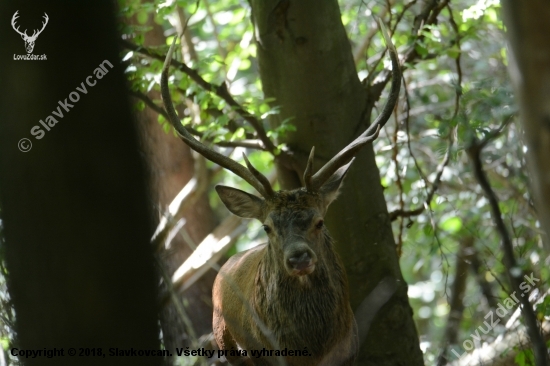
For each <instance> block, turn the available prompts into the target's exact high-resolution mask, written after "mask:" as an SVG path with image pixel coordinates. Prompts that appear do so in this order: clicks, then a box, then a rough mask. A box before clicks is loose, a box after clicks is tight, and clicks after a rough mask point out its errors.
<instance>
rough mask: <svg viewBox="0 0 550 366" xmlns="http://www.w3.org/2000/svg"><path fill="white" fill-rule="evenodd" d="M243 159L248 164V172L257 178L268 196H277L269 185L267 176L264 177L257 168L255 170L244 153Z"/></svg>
mask: <svg viewBox="0 0 550 366" xmlns="http://www.w3.org/2000/svg"><path fill="white" fill-rule="evenodd" d="M243 158H244V162H245V163H246V167H247V168H248V170H250V172H251V173H252V174H253V175H254V177H256V179H257V180H258V181H259V182H260V183H261V184H262V186H263V187H264V189H265V191H266V193H267V195H268V196H269V197H273V196H274V195H275V192H273V187H271V183H269V180H268V179H267V178H266V177H265V175H263V174H262V173H260V172H259V171H258V170H257V169H256V168H254V165H252V164H251V163H250V161H249V160H248V158H247V157H246V155H245V153H244V152H243Z"/></svg>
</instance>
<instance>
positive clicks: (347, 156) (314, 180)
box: [304, 20, 401, 192]
mask: <svg viewBox="0 0 550 366" xmlns="http://www.w3.org/2000/svg"><path fill="white" fill-rule="evenodd" d="M378 24H379V25H380V28H381V30H382V34H383V35H384V39H385V40H386V45H387V47H388V50H389V52H390V58H391V61H392V73H393V75H392V83H391V89H390V95H389V97H388V100H387V101H386V104H385V105H384V109H383V110H382V113H380V115H379V116H378V117H377V118H376V119H375V120H374V122H373V123H372V124H371V125H370V126H369V128H367V130H366V131H365V132H363V133H362V134H361V135H360V136H359V137H357V138H356V139H355V140H353V141H352V142H351V143H350V144H349V145H347V146H346V147H344V148H343V149H342V150H341V151H340V152H339V153H338V154H336V155H335V156H334V157H333V158H332V159H330V161H329V162H328V163H326V164H325V165H324V166H323V167H322V168H321V169H319V171H317V173H315V174H314V175H313V176H312V175H311V173H312V169H313V168H312V167H313V155H314V151H315V147H313V148H312V149H311V154H310V155H309V159H308V162H307V166H306V170H305V172H304V182H305V186H306V189H307V190H308V191H310V192H317V191H318V190H319V188H321V186H322V185H323V184H324V183H325V182H326V181H327V180H328V179H329V178H330V177H331V176H332V175H333V174H334V172H336V171H337V170H338V169H339V168H340V167H342V166H344V165H346V164H347V163H349V162H350V160H351V159H352V158H353V157H354V156H355V154H357V152H358V151H359V150H360V149H361V148H362V147H363V146H365V145H366V144H368V143H370V142H373V141H374V140H376V138H378V133H379V132H380V128H382V127H383V126H384V125H385V124H386V122H387V121H388V119H389V118H390V116H391V114H392V111H393V108H394V107H395V103H396V102H397V98H398V97H399V89H400V87H401V69H400V67H399V59H398V57H397V50H396V49H395V47H394V45H393V43H392V42H391V38H390V36H389V34H388V31H387V29H386V27H385V25H384V23H383V22H382V21H381V20H379V21H378Z"/></svg>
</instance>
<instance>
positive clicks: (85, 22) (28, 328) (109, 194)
mask: <svg viewBox="0 0 550 366" xmlns="http://www.w3.org/2000/svg"><path fill="white" fill-rule="evenodd" d="M16 10H18V11H19V16H20V18H19V21H21V23H19V24H23V26H22V27H21V29H24V28H28V29H32V28H40V26H41V21H42V22H43V21H44V19H43V18H42V17H43V15H44V12H46V13H47V15H48V17H49V23H48V24H47V26H46V27H45V29H44V31H43V32H42V33H41V34H40V36H39V37H38V39H37V40H36V44H35V48H34V51H33V52H34V54H35V55H42V54H46V56H47V60H46V61H18V60H17V61H16V60H13V59H11V58H12V56H11V55H13V54H15V55H21V54H26V52H25V49H24V44H23V41H22V39H21V37H20V36H19V35H18V34H17V33H15V32H14V30H13V29H12V28H11V27H10V26H8V25H7V24H6V23H5V24H4V25H3V26H2V27H0V38H1V39H2V49H3V50H4V51H5V52H4V56H3V57H2V59H1V60H0V62H1V65H0V80H1V85H2V90H1V93H2V96H1V97H0V121H1V126H0V130H1V131H2V132H1V133H0V199H1V204H2V219H3V225H4V229H5V242H6V259H7V265H8V271H9V280H10V282H9V290H10V294H11V296H12V299H13V304H14V306H15V312H16V318H17V323H16V331H17V336H18V344H17V347H18V348H19V349H27V350H43V349H44V348H46V349H47V350H51V349H53V348H56V349H57V350H60V349H63V350H64V355H63V356H61V355H60V354H59V353H58V354H57V356H58V357H54V358H46V357H37V358H27V359H25V360H24V362H25V365H75V364H78V365H98V364H102V365H160V364H161V363H162V357H152V358H149V357H109V356H107V357H105V356H103V357H102V356H98V354H99V350H98V348H101V349H102V350H101V352H102V355H105V354H107V353H108V349H109V348H119V349H130V348H134V349H135V350H139V349H147V350H154V349H157V350H159V349H160V343H159V340H158V336H159V329H158V326H157V280H156V275H155V271H154V266H153V256H152V254H153V253H152V247H151V245H150V243H149V240H150V236H151V233H152V232H153V225H152V215H151V211H150V209H149V207H148V206H147V197H148V194H149V192H148V191H147V186H146V180H147V177H146V175H145V163H144V161H143V160H142V159H141V157H140V154H139V145H138V133H137V131H136V125H135V122H134V121H133V119H132V115H131V112H130V106H129V101H128V98H127V90H126V88H125V84H126V81H125V78H124V74H123V71H124V68H123V67H122V65H121V64H120V63H119V52H120V50H119V49H118V47H117V45H118V43H117V37H118V34H117V31H116V26H115V19H114V12H115V9H114V6H113V2H112V1H96V2H93V3H91V2H70V3H69V2H66V1H49V2H47V4H44V2H42V1H36V0H34V1H27V2H25V3H24V4H21V3H19V4H17V7H16V4H15V3H12V2H7V1H5V2H2V5H1V6H0V18H1V19H3V20H7V19H10V18H11V17H12V16H13V14H14V13H15V12H16ZM98 19H100V21H98ZM31 33H32V30H31V31H29V32H28V34H31ZM105 60H107V62H108V64H107V63H104V61H105ZM102 63H103V65H104V66H105V69H106V70H107V72H106V73H105V74H104V75H103V76H100V75H99V73H98V68H99V65H100V64H102ZM109 64H110V65H111V66H109ZM94 71H95V73H94ZM76 88H80V89H81V90H79V89H76ZM84 89H85V90H86V91H83V90H84ZM69 98H70V99H69ZM75 99H76V102H75V101H74V100H75ZM62 103H63V105H65V106H66V107H62V106H61V104H62ZM52 111H55V112H56V113H58V114H59V115H60V114H62V116H61V117H60V116H59V115H57V116H56V115H54V114H53V113H52ZM48 116H51V117H53V118H55V119H56V120H57V123H56V124H53V125H52V124H50V130H49V131H48V130H46V129H45V127H44V126H43V125H41V123H40V121H41V120H43V121H44V123H47V122H50V123H52V122H53V120H52V119H47V117H48ZM34 126H38V128H41V129H42V131H43V132H44V135H43V136H42V138H40V139H38V138H35V137H34V136H33V135H32V134H31V131H32V129H33V128H34ZM35 131H36V130H35ZM21 138H27V139H29V140H30V141H29V142H30V143H32V149H31V150H30V151H28V152H21V151H19V150H18V141H19V139H21ZM29 142H27V143H26V144H24V145H20V147H21V148H25V147H29V146H30V145H29ZM69 347H74V348H75V349H76V352H77V355H76V356H75V355H73V356H71V355H70V354H69ZM80 348H87V349H88V352H89V354H90V353H91V352H92V351H91V348H94V350H93V352H94V353H95V357H79V356H78V354H79V352H80ZM99 359H100V361H99ZM21 361H23V360H21Z"/></svg>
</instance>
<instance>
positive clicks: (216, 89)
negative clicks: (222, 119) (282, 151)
mask: <svg viewBox="0 0 550 366" xmlns="http://www.w3.org/2000/svg"><path fill="white" fill-rule="evenodd" d="M121 42H122V45H123V46H124V47H125V48H127V49H129V50H131V51H134V52H138V53H141V54H143V55H146V56H148V57H151V58H154V59H157V60H160V61H165V59H166V55H163V54H160V53H157V52H155V51H153V50H151V49H148V48H146V47H143V46H138V45H137V44H134V43H132V42H128V41H126V40H121ZM171 65H172V66H174V67H175V68H177V69H178V70H180V71H181V72H183V73H185V74H186V75H187V76H189V77H190V78H191V79H192V80H193V81H194V82H195V83H197V84H198V85H199V86H200V87H201V88H203V89H205V90H207V91H209V92H211V93H214V94H215V95H217V96H218V97H220V98H221V99H222V100H224V101H225V102H226V103H227V105H229V106H230V107H231V109H233V110H234V111H235V112H237V113H238V114H239V115H240V116H241V117H242V118H243V119H244V120H245V121H247V122H248V123H249V124H250V125H251V126H252V127H253V128H254V130H255V131H256V133H257V134H258V138H259V139H260V140H261V141H262V143H263V144H264V145H265V148H266V150H267V151H269V152H271V153H272V154H275V151H276V147H275V145H274V144H273V142H272V141H271V139H269V137H267V134H266V131H265V129H264V127H263V125H262V122H261V121H260V120H258V119H257V118H256V117H255V116H254V115H252V114H250V113H248V112H247V111H246V110H245V109H244V108H243V107H242V106H241V105H240V104H239V103H237V101H236V100H235V99H234V98H233V96H231V94H230V93H229V90H227V85H226V84H225V82H224V83H222V84H221V85H214V84H211V83H209V82H208V81H206V80H204V79H203V78H202V76H200V75H199V73H198V72H197V71H195V70H193V69H191V68H190V67H189V66H187V65H186V64H185V63H183V62H180V61H176V60H174V59H172V61H171Z"/></svg>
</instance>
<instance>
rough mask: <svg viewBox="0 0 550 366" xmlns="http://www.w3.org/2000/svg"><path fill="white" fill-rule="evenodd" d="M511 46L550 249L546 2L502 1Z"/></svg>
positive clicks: (549, 19) (549, 21)
mask: <svg viewBox="0 0 550 366" xmlns="http://www.w3.org/2000/svg"><path fill="white" fill-rule="evenodd" d="M502 9H503V14H504V20H505V22H506V27H507V32H506V35H507V37H508V41H509V42H510V46H511V51H512V52H511V54H510V76H511V78H512V81H513V83H514V86H515V89H516V92H517V97H518V99H519V104H520V111H521V122H522V123H523V128H524V130H525V142H526V145H527V147H528V151H527V156H528V162H529V168H530V173H531V188H532V190H533V193H534V196H535V206H536V207H537V212H538V216H539V220H540V224H541V227H542V228H543V230H544V231H546V234H547V235H546V238H544V242H545V244H546V249H547V251H548V252H550V240H549V239H548V235H550V159H549V158H548V157H549V156H550V42H549V41H548V34H549V32H550V3H549V2H548V1H544V0H533V1H526V2H521V3H520V2H517V1H510V0H506V1H503V3H502Z"/></svg>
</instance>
